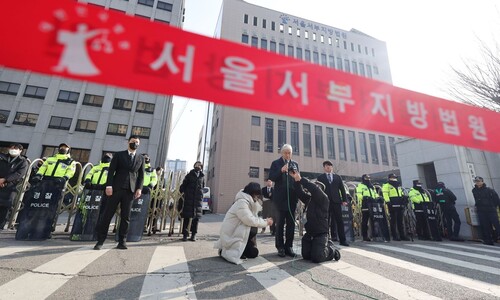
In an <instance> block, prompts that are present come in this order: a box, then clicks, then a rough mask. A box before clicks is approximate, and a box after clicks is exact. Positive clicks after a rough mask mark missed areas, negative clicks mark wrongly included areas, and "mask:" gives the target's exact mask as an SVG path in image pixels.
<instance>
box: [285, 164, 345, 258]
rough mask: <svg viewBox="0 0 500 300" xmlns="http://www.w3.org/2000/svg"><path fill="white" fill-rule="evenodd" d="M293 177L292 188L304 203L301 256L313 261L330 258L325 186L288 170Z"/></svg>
mask: <svg viewBox="0 0 500 300" xmlns="http://www.w3.org/2000/svg"><path fill="white" fill-rule="evenodd" d="M290 176H292V177H293V178H294V179H295V183H294V188H295V192H296V193H297V196H298V198H299V199H300V201H302V202H303V203H304V204H305V205H306V211H307V212H306V218H307V221H306V224H305V225H304V227H305V229H306V233H305V234H304V236H303V237H302V258H304V259H306V260H311V261H312V262H315V263H320V262H324V261H327V260H332V259H333V257H334V251H335V250H334V247H333V242H332V241H329V240H328V230H329V228H328V207H329V205H330V200H328V196H327V195H326V194H325V193H324V190H325V186H324V185H323V184H322V183H321V182H319V181H316V182H315V183H313V182H311V181H309V180H308V179H306V178H302V177H300V173H299V172H294V171H290ZM306 190H307V191H306Z"/></svg>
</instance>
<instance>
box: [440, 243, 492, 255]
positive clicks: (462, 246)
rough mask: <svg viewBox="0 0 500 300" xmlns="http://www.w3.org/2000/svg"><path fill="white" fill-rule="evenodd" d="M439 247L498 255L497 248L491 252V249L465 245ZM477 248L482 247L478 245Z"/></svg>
mask: <svg viewBox="0 0 500 300" xmlns="http://www.w3.org/2000/svg"><path fill="white" fill-rule="evenodd" d="M441 245H443V246H448V247H455V248H461V249H467V250H474V251H480V252H485V253H494V254H500V248H497V250H491V249H486V248H483V247H473V246H465V245H459V244H448V243H443V244H441ZM478 246H482V245H478Z"/></svg>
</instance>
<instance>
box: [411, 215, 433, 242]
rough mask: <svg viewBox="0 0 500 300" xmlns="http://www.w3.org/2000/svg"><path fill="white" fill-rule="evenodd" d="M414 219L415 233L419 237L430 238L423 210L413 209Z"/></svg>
mask: <svg viewBox="0 0 500 300" xmlns="http://www.w3.org/2000/svg"><path fill="white" fill-rule="evenodd" d="M415 219H416V220H417V235H418V238H419V239H425V240H429V239H430V238H431V236H430V232H429V227H428V226H427V219H426V218H425V214H424V212H417V211H415Z"/></svg>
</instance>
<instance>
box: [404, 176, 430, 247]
mask: <svg viewBox="0 0 500 300" xmlns="http://www.w3.org/2000/svg"><path fill="white" fill-rule="evenodd" d="M408 198H410V201H411V202H412V206H413V211H414V212H415V218H416V219H417V235H418V239H420V240H430V233H429V228H428V227H427V221H426V219H425V214H424V202H431V200H430V199H429V196H427V193H425V192H424V189H423V188H422V183H421V182H420V180H418V179H416V180H413V188H412V189H411V190H410V192H409V193H408Z"/></svg>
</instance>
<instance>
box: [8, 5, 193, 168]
mask: <svg viewBox="0 0 500 300" xmlns="http://www.w3.org/2000/svg"><path fill="white" fill-rule="evenodd" d="M79 2H82V3H87V4H88V5H96V6H100V7H102V8H104V9H106V10H113V11H120V12H123V13H125V14H127V15H131V16H136V17H141V18H147V19H149V20H151V21H152V22H162V23H165V24H170V25H172V26H176V27H182V24H183V21H184V20H183V18H184V0H161V1H159V0H129V1H128V0H89V1H79ZM171 114H172V97H171V96H164V95H156V94H151V93H145V92H140V91H135V90H128V89H123V88H116V87H113V86H105V85H100V84H94V83H89V82H85V81H77V80H69V79H64V78H60V77H56V76H46V75H40V74H36V73H32V72H23V71H17V70H13V69H7V68H0V147H6V146H8V145H9V144H10V143H21V144H23V145H24V147H25V148H26V149H27V151H26V155H27V156H28V157H29V158H31V159H33V158H37V157H43V156H50V155H52V154H53V153H54V152H55V151H56V150H57V147H58V145H59V144H60V143H62V142H64V143H68V144H69V145H70V146H71V147H72V150H71V155H72V157H73V158H74V159H75V160H77V161H80V162H82V163H86V162H92V163H97V162H98V161H99V160H100V159H101V156H102V154H103V153H104V152H108V151H109V152H115V151H119V150H122V149H124V148H125V147H126V145H127V143H126V139H127V138H128V137H129V136H130V135H138V136H140V137H141V146H140V148H139V151H140V152H141V153H144V152H145V153H148V154H149V155H150V157H151V160H152V162H153V164H154V165H155V166H163V165H164V164H165V160H166V157H167V149H168V144H169V138H170V123H171Z"/></svg>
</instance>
